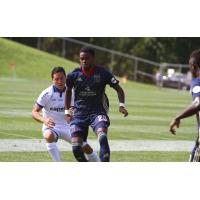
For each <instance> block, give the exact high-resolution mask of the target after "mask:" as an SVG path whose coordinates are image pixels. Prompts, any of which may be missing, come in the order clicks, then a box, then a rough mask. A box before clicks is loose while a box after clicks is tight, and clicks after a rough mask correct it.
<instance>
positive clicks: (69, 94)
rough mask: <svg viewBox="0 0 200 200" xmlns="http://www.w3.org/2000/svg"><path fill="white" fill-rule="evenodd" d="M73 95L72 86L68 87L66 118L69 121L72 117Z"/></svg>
mask: <svg viewBox="0 0 200 200" xmlns="http://www.w3.org/2000/svg"><path fill="white" fill-rule="evenodd" d="M71 97H72V88H70V87H67V89H66V96H65V119H66V121H67V123H70V121H71V118H72V110H71V109H70V106H71Z"/></svg>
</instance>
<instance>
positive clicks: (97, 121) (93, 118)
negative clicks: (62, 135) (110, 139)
mask: <svg viewBox="0 0 200 200" xmlns="http://www.w3.org/2000/svg"><path fill="white" fill-rule="evenodd" d="M109 125H110V120H109V117H108V116H107V115H106V114H92V115H88V116H81V117H73V118H72V121H71V123H70V134H71V137H81V138H82V139H83V141H86V140H87V136H88V128H89V126H90V127H91V128H92V129H93V131H94V132H95V133H96V132H97V130H98V129H99V128H108V127H109Z"/></svg>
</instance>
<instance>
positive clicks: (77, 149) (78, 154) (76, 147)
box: [71, 132, 87, 162]
mask: <svg viewBox="0 0 200 200" xmlns="http://www.w3.org/2000/svg"><path fill="white" fill-rule="evenodd" d="M80 134H81V132H76V133H74V134H72V137H71V142H72V151H73V154H74V157H75V158H76V160H77V161H78V162H87V159H86V157H85V155H84V152H83V149H82V145H83V139H82V138H81V137H80V136H79V135H80Z"/></svg>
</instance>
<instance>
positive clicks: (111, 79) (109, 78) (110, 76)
mask: <svg viewBox="0 0 200 200" xmlns="http://www.w3.org/2000/svg"><path fill="white" fill-rule="evenodd" d="M106 77H107V84H109V85H110V87H113V88H115V87H116V86H117V85H118V84H119V81H118V80H117V79H116V78H115V76H114V75H113V74H112V73H111V72H109V71H107V76H106Z"/></svg>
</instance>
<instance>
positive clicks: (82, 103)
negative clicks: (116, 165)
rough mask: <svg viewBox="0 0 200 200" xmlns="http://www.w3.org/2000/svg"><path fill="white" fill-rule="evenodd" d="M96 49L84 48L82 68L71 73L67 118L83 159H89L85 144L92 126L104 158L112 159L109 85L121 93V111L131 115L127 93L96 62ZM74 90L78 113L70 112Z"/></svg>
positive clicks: (76, 150) (75, 148)
mask: <svg viewBox="0 0 200 200" xmlns="http://www.w3.org/2000/svg"><path fill="white" fill-rule="evenodd" d="M94 58H95V52H94V50H93V49H92V48H90V47H83V48H81V50H80V67H78V68H76V69H74V70H73V71H72V72H70V73H69V74H68V75H67V83H66V84H67V91H66V98H65V109H66V110H65V115H66V120H67V121H71V122H70V131H71V137H72V138H71V140H72V150H73V153H74V156H75V158H76V160H77V161H79V162H87V159H86V158H85V156H84V154H83V151H82V148H81V145H82V142H83V141H85V140H86V138H87V135H88V127H89V126H91V127H92V129H93V131H94V132H95V134H96V135H97V137H98V141H99V144H100V159H101V161H102V162H109V161H110V148H109V144H108V139H107V131H108V127H109V125H110V120H109V117H108V115H107V108H108V105H107V103H108V101H107V100H106V95H105V87H106V85H107V84H109V85H110V86H111V87H112V88H114V89H115V90H116V92H117V94H118V99H119V112H121V113H122V114H123V115H124V117H126V116H127V115H128V112H127V110H126V109H125V95H124V91H123V89H122V88H121V87H120V86H119V81H118V80H116V79H115V77H114V76H113V75H112V74H111V73H110V72H109V71H108V70H106V69H104V68H103V67H101V66H97V65H95V64H94ZM72 89H73V90H74V112H73V115H72V113H71V111H70V103H71V93H72Z"/></svg>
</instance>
